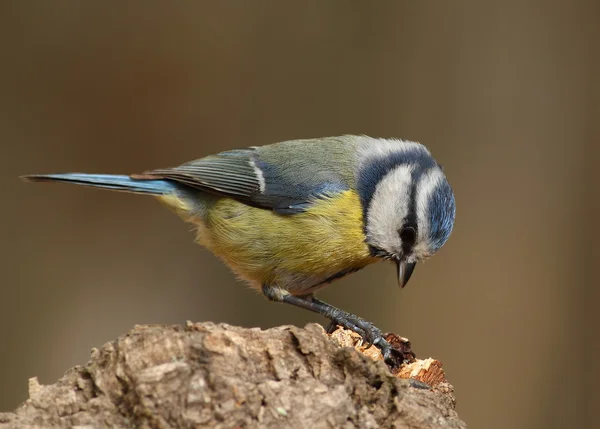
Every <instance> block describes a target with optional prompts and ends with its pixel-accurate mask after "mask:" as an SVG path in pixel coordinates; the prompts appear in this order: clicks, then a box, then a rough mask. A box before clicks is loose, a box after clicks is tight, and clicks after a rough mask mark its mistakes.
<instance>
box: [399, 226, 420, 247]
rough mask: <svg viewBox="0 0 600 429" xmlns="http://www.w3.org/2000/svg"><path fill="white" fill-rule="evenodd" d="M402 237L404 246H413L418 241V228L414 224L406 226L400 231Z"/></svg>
mask: <svg viewBox="0 0 600 429" xmlns="http://www.w3.org/2000/svg"><path fill="white" fill-rule="evenodd" d="M398 233H399V234H400V239H401V240H402V247H407V248H411V247H412V246H414V244H415V242H416V241H417V230H416V229H415V228H413V227H412V226H405V227H403V228H402V229H400V231H398Z"/></svg>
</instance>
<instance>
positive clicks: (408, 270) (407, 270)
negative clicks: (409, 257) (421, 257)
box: [396, 261, 417, 288]
mask: <svg viewBox="0 0 600 429" xmlns="http://www.w3.org/2000/svg"><path fill="white" fill-rule="evenodd" d="M396 264H397V266H398V286H400V287H401V288H403V287H404V286H406V283H408V280H409V279H410V276H411V275H412V273H413V271H414V269H415V265H417V263H416V262H412V263H408V262H406V261H398V262H396Z"/></svg>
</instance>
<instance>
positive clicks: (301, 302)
mask: <svg viewBox="0 0 600 429" xmlns="http://www.w3.org/2000/svg"><path fill="white" fill-rule="evenodd" d="M262 291H263V294H264V295H265V296H266V297H267V298H268V299H269V300H271V301H276V302H285V303H287V304H291V305H294V306H296V307H301V308H305V309H306V310H310V311H313V312H315V313H318V314H320V315H322V316H325V317H326V318H328V319H329V320H331V322H332V323H331V324H338V325H341V326H343V327H344V328H346V329H349V330H351V331H354V332H356V333H357V334H359V335H360V336H361V337H362V338H363V339H364V340H366V341H367V342H368V343H369V344H373V345H374V346H376V347H377V348H379V350H381V354H382V355H383V359H384V361H385V362H386V363H387V364H388V365H391V366H393V367H397V366H399V365H400V364H401V363H402V357H399V356H398V355H399V353H397V352H396V350H394V349H393V348H392V346H391V345H390V343H388V342H387V341H386V339H385V338H384V337H383V333H382V332H381V330H380V329H378V328H377V327H376V326H375V325H373V324H372V323H370V322H367V321H366V320H364V319H362V318H360V317H358V316H356V315H354V314H350V313H347V312H345V311H343V310H340V309H339V308H336V307H334V306H332V305H329V304H327V303H325V302H323V301H319V300H318V299H316V298H314V297H312V295H308V296H306V297H299V296H294V295H292V294H290V293H289V292H287V291H285V290H283V289H280V288H277V287H273V286H268V285H263V287H262ZM330 326H331V325H330ZM399 360H400V362H399Z"/></svg>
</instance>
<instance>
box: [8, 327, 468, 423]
mask: <svg viewBox="0 0 600 429" xmlns="http://www.w3.org/2000/svg"><path fill="white" fill-rule="evenodd" d="M336 343H337V344H336ZM340 345H343V346H354V348H353V347H340ZM356 349H359V350H360V351H362V352H363V353H361V352H359V351H357V350H356ZM374 359H375V360H374ZM377 359H378V357H377V356H376V352H374V350H373V348H369V349H366V350H365V349H364V347H361V346H360V344H359V342H358V339H357V338H356V337H355V336H353V334H351V333H349V332H347V331H343V330H339V331H336V332H335V333H334V334H332V336H331V338H330V337H328V336H327V335H326V334H325V332H324V330H323V328H322V327H321V326H320V325H316V324H309V325H307V326H306V327H305V328H304V329H300V328H297V327H294V326H283V327H278V328H273V329H268V330H260V329H245V328H239V327H235V326H229V325H225V324H218V325H217V324H213V323H197V324H192V323H188V324H187V325H186V326H185V327H182V326H137V327H135V328H134V329H133V330H132V331H131V332H130V333H128V334H127V335H125V336H122V337H120V338H118V339H117V340H116V341H113V342H110V343H107V344H105V345H104V346H103V347H102V348H101V349H100V350H97V349H94V350H92V357H91V360H90V361H89V362H88V363H87V365H85V366H78V367H75V368H72V369H70V370H69V371H68V372H67V373H66V374H65V376H64V377H63V378H61V379H60V380H59V381H58V382H57V383H55V384H53V385H48V386H42V385H40V384H39V383H38V382H37V379H36V378H32V379H31V380H30V383H29V396H30V398H29V399H28V400H27V401H26V402H25V403H24V404H23V405H21V406H20V407H19V408H18V409H17V410H15V411H14V412H12V413H2V414H0V428H1V429H9V428H11V429H12V428H41V427H44V428H46V427H53V428H71V427H80V428H86V429H88V428H90V429H91V428H96V427H98V428H99V427H111V428H134V427H135V428H140V427H152V428H155V427H156V428H189V427H216V428H238V427H239V428H242V427H243V428H253V427H261V428H283V427H286V428H310V429H318V428H368V427H394V428H408V427H410V428H423V429H425V428H427V429H429V428H465V427H466V426H465V424H464V423H463V422H462V421H460V420H459V419H458V417H457V414H456V412H455V411H454V406H455V400H454V397H453V396H452V387H451V386H450V385H449V384H448V383H446V382H445V381H444V378H443V371H442V370H441V366H439V363H437V364H434V363H435V362H437V361H433V360H429V361H427V360H426V361H418V360H417V361H416V362H414V363H413V364H411V365H409V366H404V368H401V370H400V371H399V373H400V375H401V376H405V377H406V376H412V377H416V378H417V379H421V380H424V381H426V382H428V383H429V384H433V385H434V386H433V387H432V388H430V389H428V388H425V389H423V388H415V387H411V385H410V383H409V381H407V380H403V379H402V378H399V377H398V376H395V375H393V374H391V373H390V371H389V370H388V368H387V367H386V366H385V364H384V363H383V362H382V361H378V360H377ZM428 362H429V363H428ZM402 371H404V372H403V373H402ZM432 374H434V376H433V375H432ZM427 377H429V378H427ZM432 377H433V378H432Z"/></svg>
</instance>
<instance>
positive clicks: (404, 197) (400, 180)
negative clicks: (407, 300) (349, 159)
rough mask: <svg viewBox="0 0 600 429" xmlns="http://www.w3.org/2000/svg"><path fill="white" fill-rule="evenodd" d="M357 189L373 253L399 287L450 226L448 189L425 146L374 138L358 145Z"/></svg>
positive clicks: (451, 211)
mask: <svg viewBox="0 0 600 429" xmlns="http://www.w3.org/2000/svg"><path fill="white" fill-rule="evenodd" d="M359 147H360V151H359V157H360V158H359V160H360V161H359V166H360V167H359V170H358V177H357V183H358V192H359V195H360V198H361V202H362V205H363V211H364V225H365V233H366V242H367V244H368V245H369V247H370V249H371V252H372V254H373V256H376V257H380V258H384V259H388V260H392V261H394V262H395V263H396V264H397V267H398V282H399V284H400V286H401V287H404V286H405V285H406V283H407V282H408V280H409V278H410V276H411V274H412V272H413V270H414V267H415V265H416V263H417V262H419V261H422V260H424V259H426V258H428V257H429V256H431V255H433V254H434V253H435V252H437V251H438V250H439V249H440V248H441V247H442V246H443V245H444V243H445V242H446V240H447V239H448V237H449V236H450V233H451V232H452V227H453V225H454V216H455V203H454V193H453V191H452V188H451V187H450V184H449V183H448V181H447V180H446V176H445V174H444V172H443V171H442V168H441V166H440V165H439V164H438V163H437V162H436V161H435V160H434V159H433V157H432V156H431V154H430V153H429V151H428V150H427V149H426V148H425V146H423V145H421V144H419V143H414V142H406V141H399V140H383V139H379V140H376V141H374V142H373V141H371V144H368V143H366V142H365V144H364V145H363V146H359Z"/></svg>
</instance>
